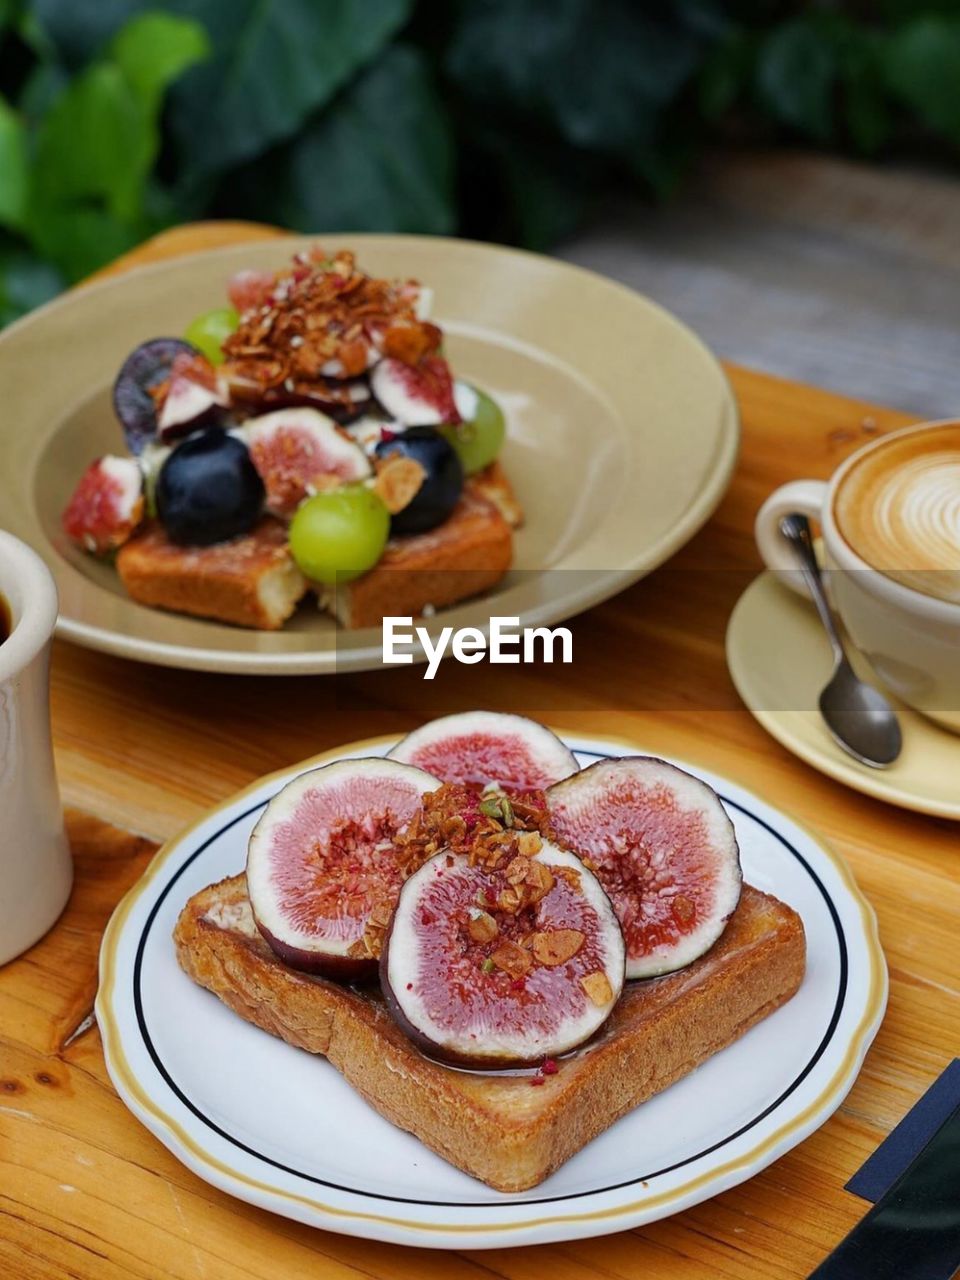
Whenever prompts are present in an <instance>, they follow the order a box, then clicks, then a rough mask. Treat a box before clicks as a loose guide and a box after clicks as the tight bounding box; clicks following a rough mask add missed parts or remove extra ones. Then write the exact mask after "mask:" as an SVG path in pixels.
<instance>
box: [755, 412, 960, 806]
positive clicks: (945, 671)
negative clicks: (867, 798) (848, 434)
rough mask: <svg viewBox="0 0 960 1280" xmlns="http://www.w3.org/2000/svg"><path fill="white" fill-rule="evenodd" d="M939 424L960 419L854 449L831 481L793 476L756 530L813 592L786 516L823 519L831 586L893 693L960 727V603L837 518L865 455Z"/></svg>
mask: <svg viewBox="0 0 960 1280" xmlns="http://www.w3.org/2000/svg"><path fill="white" fill-rule="evenodd" d="M938 427H952V428H953V430H954V431H955V430H956V422H955V421H953V422H949V423H948V422H944V423H921V424H919V425H918V426H915V427H906V428H904V429H903V430H902V431H896V432H890V433H889V434H887V435H884V436H880V437H878V438H877V439H876V440H873V441H871V442H870V443H869V444H867V445H865V446H864V447H863V448H862V449H858V450H857V452H856V453H853V454H851V456H850V457H849V458H847V459H846V461H845V462H844V463H843V464H842V465H841V466H840V467H839V468H838V469H837V470H836V471H835V472H834V474H833V476H832V477H831V478H830V480H829V481H828V482H824V481H822V480H793V481H791V482H790V483H789V484H785V485H782V486H781V487H780V488H779V489H777V490H776V491H775V492H774V493H772V494H771V495H770V497H769V498H768V499H767V500H766V502H765V503H764V504H763V506H762V507H761V508H760V511H759V512H758V513H757V519H756V525H755V529H754V532H755V536H756V541H757V547H758V549H759V551H760V555H761V556H762V557H763V560H764V562H765V564H766V565H767V567H768V568H769V569H773V570H774V571H775V572H776V573H777V574H778V576H779V577H780V578H781V580H782V581H783V582H785V583H786V584H787V585H788V586H789V587H791V588H792V589H793V590H795V591H797V592H798V593H799V594H801V595H806V594H807V592H806V588H805V587H804V585H803V581H802V579H801V577H800V574H799V573H798V571H797V570H796V568H795V566H796V559H795V555H794V552H793V550H792V548H791V547H790V545H789V543H787V541H786V539H785V538H784V537H783V535H782V534H781V532H780V527H779V526H780V520H781V519H782V517H783V516H785V515H787V514H789V513H790V512H794V511H796V512H800V513H802V514H803V515H806V516H808V517H809V518H810V519H811V520H813V521H815V522H817V523H818V524H819V525H820V529H821V533H822V538H823V550H824V568H825V569H826V574H825V578H826V583H827V587H828V593H829V595H830V598H831V601H832V603H833V605H834V607H835V609H836V612H837V613H838V614H839V616H840V619H841V621H842V622H843V624H844V626H845V628H846V630H847V632H848V634H849V636H850V638H851V639H852V640H853V643H854V644H855V645H856V647H857V648H858V649H859V650H860V651H861V652H862V653H863V654H864V655H865V657H866V658H867V659H868V661H869V662H870V665H871V666H872V668H873V670H874V671H875V672H876V674H877V676H878V677H879V679H880V680H881V681H882V683H883V684H885V685H886V686H887V688H888V689H889V690H890V691H891V692H892V693H894V694H896V695H897V697H898V698H901V699H902V700H903V701H904V702H906V703H909V705H910V706H912V707H915V708H916V710H918V711H921V712H923V713H924V714H925V715H927V716H929V717H930V718H931V719H933V720H936V721H937V722H938V723H939V724H941V725H943V726H944V728H947V729H950V730H952V731H953V732H954V733H960V604H957V603H955V602H953V601H950V600H943V599H939V598H937V597H936V596H932V595H927V594H925V593H923V592H921V591H918V590H915V589H913V588H912V587H909V586H905V585H904V584H903V583H901V582H898V581H895V580H894V579H893V578H891V577H889V576H887V575H885V574H883V573H881V572H880V571H879V570H878V569H877V568H875V567H874V566H873V565H871V564H869V563H868V562H867V561H866V560H864V559H863V558H862V557H861V556H859V555H858V554H857V552H856V551H854V549H853V547H852V546H850V544H849V543H848V542H847V541H846V540H845V539H844V537H843V536H842V535H841V533H840V530H839V528H838V525H837V519H836V499H837V493H838V490H839V488H840V485H841V484H842V482H843V479H844V477H845V476H846V475H848V473H849V472H850V471H851V470H852V469H853V468H854V467H855V466H856V465H857V463H858V462H859V461H860V459H862V458H863V457H864V456H865V455H866V454H867V453H869V452H870V451H871V450H878V449H882V448H883V447H884V445H885V444H887V442H888V441H890V440H893V439H894V438H898V439H899V438H901V437H904V436H906V435H908V434H910V433H913V432H923V431H926V432H930V431H934V430H935V429H936V428H938ZM785 639H786V638H785ZM958 786H960V782H958Z"/></svg>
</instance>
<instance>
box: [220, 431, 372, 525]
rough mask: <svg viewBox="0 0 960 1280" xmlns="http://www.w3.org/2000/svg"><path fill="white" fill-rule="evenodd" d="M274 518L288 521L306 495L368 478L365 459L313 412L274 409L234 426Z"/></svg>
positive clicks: (341, 435)
mask: <svg viewBox="0 0 960 1280" xmlns="http://www.w3.org/2000/svg"><path fill="white" fill-rule="evenodd" d="M237 434H238V435H240V436H242V438H243V440H244V441H245V442H246V445H247V448H248V449H249V450H250V457H251V458H252V459H253V465H254V466H255V467H256V468H257V470H258V471H259V473H260V478H261V479H262V480H263V483H264V486H265V488H266V491H267V506H268V507H269V508H270V510H271V511H272V512H273V513H274V515H277V516H280V517H282V518H287V519H288V518H289V517H291V516H292V515H293V513H294V512H295V511H296V509H297V507H298V506H299V505H300V503H301V502H302V501H303V500H304V498H306V497H307V496H308V495H309V494H311V493H316V492H317V491H318V490H320V489H328V488H332V487H333V486H335V485H338V484H346V483H349V482H350V481H353V480H364V479H366V477H367V476H369V475H370V474H371V470H372V468H371V465H370V462H369V460H368V458H367V455H366V454H365V453H364V451H363V450H362V449H361V448H360V446H359V445H358V444H356V443H355V442H354V441H353V440H351V439H349V438H348V437H347V436H346V435H345V434H344V433H343V432H342V431H341V430H339V429H338V427H337V426H336V424H335V423H334V422H332V421H331V420H330V418H327V417H325V416H324V415H323V414H322V413H318V412H317V410H316V409H279V410H277V411H276V412H275V413H266V414H264V415H263V416H262V417H259V418H249V419H248V420H247V421H246V422H245V423H244V424H243V426H242V427H240V428H239V430H238V432H237Z"/></svg>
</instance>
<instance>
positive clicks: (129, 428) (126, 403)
mask: <svg viewBox="0 0 960 1280" xmlns="http://www.w3.org/2000/svg"><path fill="white" fill-rule="evenodd" d="M199 354H200V353H199V352H198V351H197V349H196V347H192V346H191V345H190V343H189V342H184V341H183V339H182V338H151V339H150V341H149V342H142V343H141V344H140V346H139V347H137V348H136V350H134V351H131V352H130V354H129V355H128V356H127V358H126V360H125V361H124V362H123V364H122V365H121V367H120V372H119V373H118V374H117V380H116V382H115V383H114V384H113V408H114V412H115V413H116V415H117V418H118V419H119V420H120V425H121V426H122V427H123V435H124V439H125V440H126V442H127V448H128V449H129V450H130V452H131V453H132V454H136V455H139V454H141V453H142V452H143V450H144V448H145V446H146V445H147V444H148V443H149V442H150V441H151V440H155V439H156V437H157V402H156V396H157V394H158V393H160V392H161V390H162V389H163V387H164V384H165V383H166V382H167V381H168V380H169V378H170V372H171V370H172V368H173V362H174V360H175V359H176V358H177V356H178V355H185V356H189V357H193V356H197V355H199Z"/></svg>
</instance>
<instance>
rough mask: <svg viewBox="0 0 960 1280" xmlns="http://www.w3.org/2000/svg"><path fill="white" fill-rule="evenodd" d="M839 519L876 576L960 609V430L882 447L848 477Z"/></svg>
mask: <svg viewBox="0 0 960 1280" xmlns="http://www.w3.org/2000/svg"><path fill="white" fill-rule="evenodd" d="M835 517H836V522H837V527H838V528H839V530H840V533H841V535H842V536H843V538H844V539H845V540H846V541H847V542H848V543H849V545H850V546H851V547H852V548H853V550H854V551H855V552H856V553H857V554H858V555H859V556H860V557H861V558H862V559H864V560H866V561H867V563H868V564H870V565H871V566H872V567H873V568H874V569H877V570H879V572H880V573H882V574H884V575H885V576H887V577H889V578H893V579H894V580H895V581H897V582H900V583H902V584H903V585H904V586H906V587H912V588H913V589H914V590H915V591H921V592H923V593H924V594H925V595H929V596H935V597H937V598H938V599H941V600H949V601H953V602H956V603H960V425H958V426H947V427H931V428H930V429H929V430H925V431H918V432H916V433H915V434H912V435H911V434H907V435H905V436H900V437H899V438H897V439H894V440H891V441H890V443H889V444H881V445H879V446H878V447H877V448H875V449H873V450H871V451H869V452H868V453H866V454H865V455H864V456H863V457H862V458H861V459H860V460H859V461H858V462H857V463H856V464H855V465H854V467H853V468H852V470H851V471H850V472H849V473H848V474H847V475H846V476H844V478H843V480H842V481H841V483H840V486H839V488H838V491H837V497H836V505H835Z"/></svg>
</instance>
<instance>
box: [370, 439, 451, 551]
mask: <svg viewBox="0 0 960 1280" xmlns="http://www.w3.org/2000/svg"><path fill="white" fill-rule="evenodd" d="M395 454H399V455H400V456H401V457H405V458H412V459H413V460H414V462H419V463H420V465H421V467H423V469H424V471H426V473H427V474H426V477H425V479H424V481H423V484H422V485H421V486H420V488H419V490H418V491H417V494H416V495H415V497H414V499H413V501H412V502H411V503H410V505H409V506H406V507H404V509H403V510H402V511H398V512H397V514H396V515H395V516H394V517H393V518H392V520H391V522H390V531H391V532H392V533H423V532H425V531H426V530H427V529H435V528H436V526H437V525H438V524H443V522H444V520H446V518H447V516H449V515H450V513H451V511H452V510H453V508H454V507H455V506H456V505H457V502H458V500H459V498H460V494H461V493H462V492H463V467H462V466H461V464H460V459H459V457H458V456H457V453H456V450H455V449H454V448H453V446H452V445H451V444H450V443H449V441H447V440H445V439H444V438H443V436H442V435H440V433H439V431H437V430H436V429H435V428H434V427H408V428H407V429H406V431H402V432H400V433H399V434H398V435H396V436H394V437H393V438H392V439H390V440H381V441H380V443H379V444H378V445H377V447H376V455H377V457H378V458H389V457H391V456H392V455H395Z"/></svg>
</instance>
